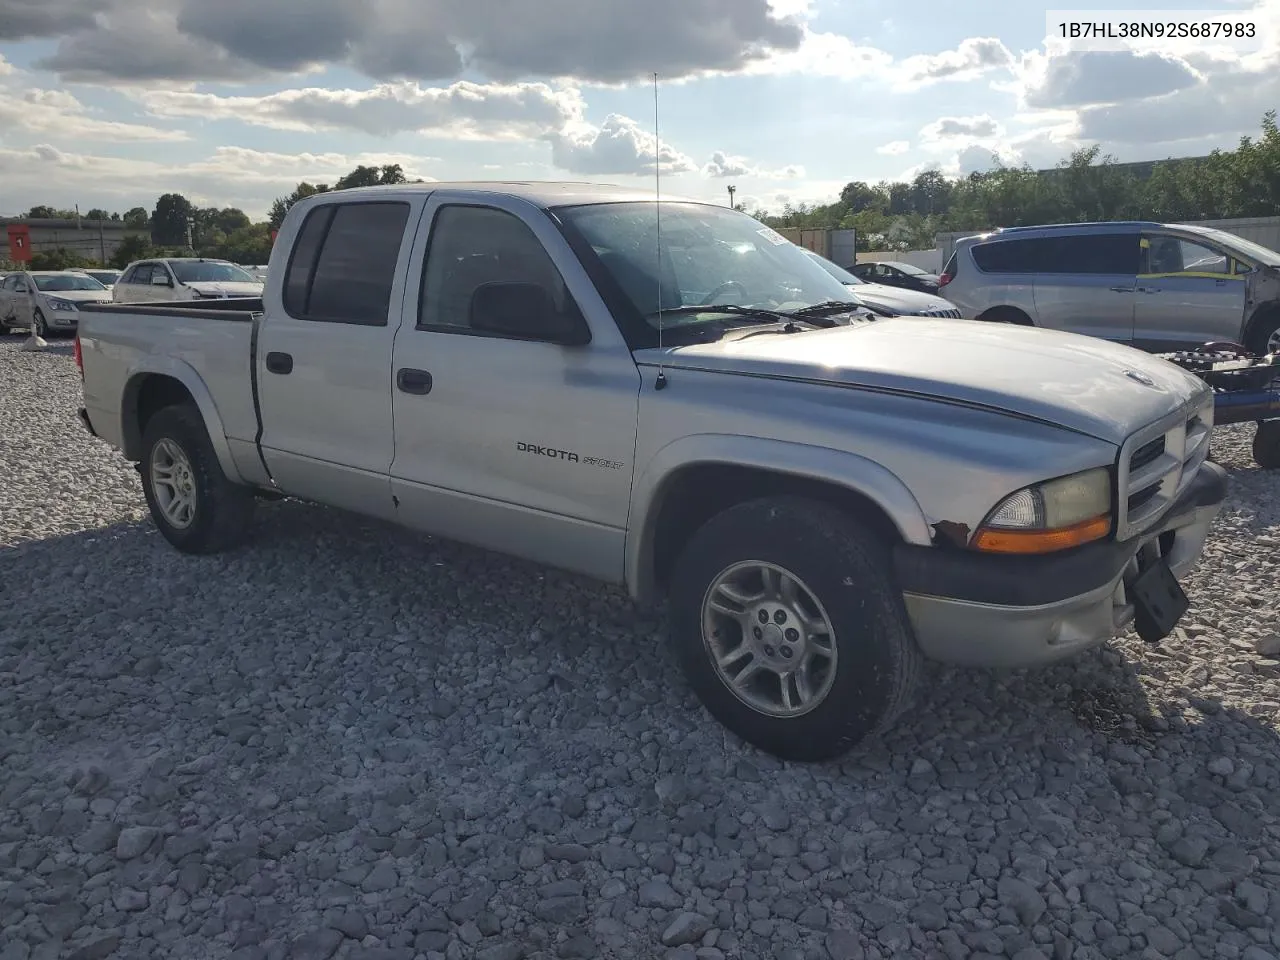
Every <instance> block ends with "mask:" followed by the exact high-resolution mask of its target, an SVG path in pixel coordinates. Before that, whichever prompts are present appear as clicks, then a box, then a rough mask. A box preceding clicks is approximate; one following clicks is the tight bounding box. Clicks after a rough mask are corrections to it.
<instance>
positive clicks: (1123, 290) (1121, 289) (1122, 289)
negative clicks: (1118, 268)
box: [1111, 287, 1133, 293]
mask: <svg viewBox="0 0 1280 960" xmlns="http://www.w3.org/2000/svg"><path fill="white" fill-rule="evenodd" d="M1111 289H1112V290H1114V291H1115V292H1116V293H1133V287H1112V288H1111Z"/></svg>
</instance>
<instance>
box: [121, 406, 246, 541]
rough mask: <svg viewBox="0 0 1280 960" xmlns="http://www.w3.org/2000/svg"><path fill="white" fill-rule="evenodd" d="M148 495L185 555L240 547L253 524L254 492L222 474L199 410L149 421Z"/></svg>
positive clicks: (159, 523)
mask: <svg viewBox="0 0 1280 960" xmlns="http://www.w3.org/2000/svg"><path fill="white" fill-rule="evenodd" d="M142 449H143V459H142V465H141V468H142V491H143V494H144V495H145V496H146V499H147V506H148V507H149V508H150V510H151V518H152V520H153V521H155V525H156V527H157V528H158V529H159V531H160V533H161V534H163V535H164V538H165V539H166V540H168V541H169V542H170V543H171V544H173V545H174V546H175V547H177V548H178V549H179V550H181V551H183V552H184V553H197V554H200V553H217V552H219V551H222V550H227V549H229V548H231V547H233V546H236V545H237V544H239V543H240V542H241V541H242V540H243V539H244V538H245V536H246V535H247V534H248V531H249V524H250V521H251V520H252V519H253V506H254V502H255V498H254V495H253V491H252V490H250V489H249V488H248V487H242V486H240V485H238V484H234V483H232V482H231V481H230V480H228V479H227V477H226V474H224V473H223V472H222V467H221V466H220V465H219V463H218V458H217V455H216V454H215V453H214V450H213V444H212V443H211V442H210V440H209V434H208V432H207V431H206V430H205V427H204V420H203V418H202V417H201V416H200V411H199V410H197V409H196V408H195V407H193V406H191V405H188V404H182V405H179V406H172V407H165V408H164V409H163V410H160V411H159V412H157V413H156V414H155V415H154V416H152V417H151V419H150V420H149V421H147V427H146V430H145V431H144V433H143V441H142Z"/></svg>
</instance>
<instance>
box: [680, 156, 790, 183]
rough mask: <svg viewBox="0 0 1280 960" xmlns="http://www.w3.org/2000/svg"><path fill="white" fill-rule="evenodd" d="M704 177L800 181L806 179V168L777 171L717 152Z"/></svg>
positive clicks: (706, 165) (703, 168)
mask: <svg viewBox="0 0 1280 960" xmlns="http://www.w3.org/2000/svg"><path fill="white" fill-rule="evenodd" d="M702 173H703V175H704V176H707V177H711V178H713V179H724V178H727V177H756V178H759V179H762V180H800V179H802V178H803V177H804V167H801V166H797V165H795V164H791V165H788V166H785V167H778V168H777V169H769V168H766V167H760V166H757V165H755V164H753V163H752V162H751V161H750V160H748V159H747V158H746V157H736V156H731V155H729V154H727V153H725V152H724V151H722V150H717V151H715V153H713V154H711V159H710V160H708V161H707V162H706V163H705V164H703V167H702Z"/></svg>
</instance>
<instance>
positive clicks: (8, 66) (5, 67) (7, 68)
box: [0, 53, 16, 77]
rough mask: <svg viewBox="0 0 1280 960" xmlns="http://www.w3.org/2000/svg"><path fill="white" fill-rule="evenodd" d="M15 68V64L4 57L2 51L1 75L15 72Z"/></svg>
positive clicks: (0, 57)
mask: <svg viewBox="0 0 1280 960" xmlns="http://www.w3.org/2000/svg"><path fill="white" fill-rule="evenodd" d="M15 69H16V68H15V67H14V65H13V64H12V63H10V62H9V61H8V60H6V59H5V58H4V54H3V53H0V77H3V76H7V75H8V74H11V73H13V71H14V70H15Z"/></svg>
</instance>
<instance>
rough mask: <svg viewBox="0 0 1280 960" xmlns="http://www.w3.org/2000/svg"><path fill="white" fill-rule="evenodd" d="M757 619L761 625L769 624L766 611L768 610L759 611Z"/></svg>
mask: <svg viewBox="0 0 1280 960" xmlns="http://www.w3.org/2000/svg"><path fill="white" fill-rule="evenodd" d="M757 619H759V621H760V622H761V623H768V622H769V611H768V610H761V611H760V613H759V614H758V615H757Z"/></svg>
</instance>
